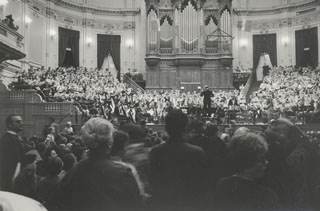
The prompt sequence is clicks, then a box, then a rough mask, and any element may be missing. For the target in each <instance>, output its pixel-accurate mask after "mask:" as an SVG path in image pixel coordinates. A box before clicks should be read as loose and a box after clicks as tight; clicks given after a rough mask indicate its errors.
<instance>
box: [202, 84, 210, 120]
mask: <svg viewBox="0 0 320 211" xmlns="http://www.w3.org/2000/svg"><path fill="white" fill-rule="evenodd" d="M200 96H201V97H203V113H204V115H205V116H207V115H209V116H210V114H211V97H213V93H212V91H210V90H209V86H208V85H206V86H205V88H204V90H203V91H202V92H201V94H200Z"/></svg>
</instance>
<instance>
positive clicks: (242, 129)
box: [233, 127, 250, 136]
mask: <svg viewBox="0 0 320 211" xmlns="http://www.w3.org/2000/svg"><path fill="white" fill-rule="evenodd" d="M247 132H250V130H249V128H247V127H239V128H238V129H236V131H234V134H233V135H234V136H239V135H243V134H246V133H247Z"/></svg>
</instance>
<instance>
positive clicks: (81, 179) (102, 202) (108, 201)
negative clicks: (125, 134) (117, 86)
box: [61, 117, 141, 210]
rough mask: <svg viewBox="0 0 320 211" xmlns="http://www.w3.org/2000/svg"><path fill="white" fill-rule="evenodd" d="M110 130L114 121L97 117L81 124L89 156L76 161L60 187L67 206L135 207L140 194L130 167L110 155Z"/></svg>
mask: <svg viewBox="0 0 320 211" xmlns="http://www.w3.org/2000/svg"><path fill="white" fill-rule="evenodd" d="M113 131H114V128H113V125H112V124H111V123H110V122H109V121H108V120H105V119H102V118H99V117H95V118H91V119H90V120H88V121H87V122H86V123H85V124H84V125H83V127H82V128H81V137H82V140H83V142H84V144H85V146H87V148H88V158H87V159H83V160H81V161H80V162H78V163H77V164H76V166H75V167H74V168H73V169H72V170H71V172H70V175H69V177H68V178H67V179H66V181H65V184H64V186H63V187H62V194H61V195H62V196H63V200H64V201H65V203H66V206H67V207H68V208H69V209H74V210H104V209H106V208H107V209H110V210H129V209H136V210H137V209H138V207H139V201H140V199H141V197H140V192H139V187H138V185H137V182H136V180H135V178H134V176H133V174H132V171H131V169H130V168H128V167H126V166H124V165H121V164H119V163H116V162H113V161H112V160H111V159H110V149H111V145H112V141H113Z"/></svg>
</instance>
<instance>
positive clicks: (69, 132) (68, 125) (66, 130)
mask: <svg viewBox="0 0 320 211" xmlns="http://www.w3.org/2000/svg"><path fill="white" fill-rule="evenodd" d="M63 132H64V133H65V134H66V135H69V136H70V135H74V132H73V128H72V123H71V122H70V121H69V122H67V123H66V127H65V128H64V129H63Z"/></svg>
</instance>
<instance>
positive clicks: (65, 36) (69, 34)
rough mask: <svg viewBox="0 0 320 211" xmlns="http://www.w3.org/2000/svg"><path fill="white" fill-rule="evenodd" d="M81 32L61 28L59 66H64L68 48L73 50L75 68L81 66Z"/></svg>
mask: <svg viewBox="0 0 320 211" xmlns="http://www.w3.org/2000/svg"><path fill="white" fill-rule="evenodd" d="M79 39H80V32H79V31H75V30H71V29H65V28H61V27H59V66H64V65H65V64H64V61H65V57H66V48H70V49H71V53H72V56H73V61H74V65H73V66H75V67H78V66H79Z"/></svg>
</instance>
